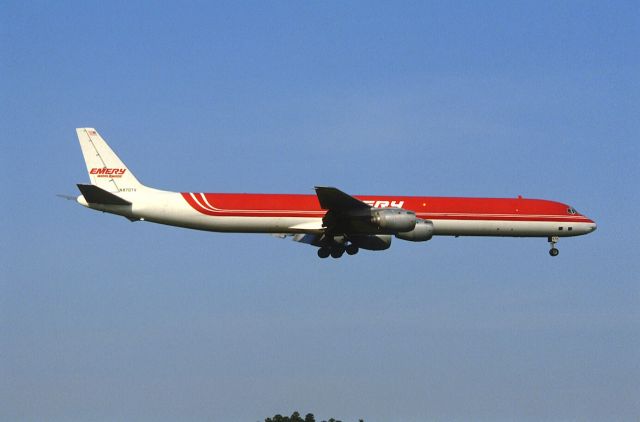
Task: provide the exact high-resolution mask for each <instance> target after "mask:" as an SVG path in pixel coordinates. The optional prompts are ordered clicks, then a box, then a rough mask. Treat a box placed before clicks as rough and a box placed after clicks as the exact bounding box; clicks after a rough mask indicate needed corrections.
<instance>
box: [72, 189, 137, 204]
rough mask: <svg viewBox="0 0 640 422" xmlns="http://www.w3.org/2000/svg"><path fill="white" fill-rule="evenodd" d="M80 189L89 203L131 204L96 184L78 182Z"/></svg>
mask: <svg viewBox="0 0 640 422" xmlns="http://www.w3.org/2000/svg"><path fill="white" fill-rule="evenodd" d="M78 189H80V193H82V196H84V199H85V200H86V201H87V202H88V203H89V204H103V205H131V202H129V201H127V200H125V199H122V198H120V197H119V196H117V195H114V194H112V193H111V192H107V191H106V190H104V189H102V188H99V187H98V186H95V185H81V184H78Z"/></svg>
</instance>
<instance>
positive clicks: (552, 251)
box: [548, 236, 560, 256]
mask: <svg viewBox="0 0 640 422" xmlns="http://www.w3.org/2000/svg"><path fill="white" fill-rule="evenodd" d="M548 240H549V245H551V249H550V250H549V255H551V256H558V254H559V253H560V251H559V250H558V248H556V243H558V240H560V238H559V237H558V236H549V238H548Z"/></svg>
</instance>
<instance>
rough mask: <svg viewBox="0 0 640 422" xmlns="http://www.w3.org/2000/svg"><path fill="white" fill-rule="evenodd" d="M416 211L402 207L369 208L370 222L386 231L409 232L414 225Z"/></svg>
mask: <svg viewBox="0 0 640 422" xmlns="http://www.w3.org/2000/svg"><path fill="white" fill-rule="evenodd" d="M417 221H418V219H417V218H416V213H415V212H413V211H407V210H405V209H402V208H380V209H372V210H371V223H372V224H374V225H375V226H377V227H378V228H379V229H380V230H382V231H385V232H387V233H402V232H410V231H411V230H413V229H414V228H415V227H416V222H417Z"/></svg>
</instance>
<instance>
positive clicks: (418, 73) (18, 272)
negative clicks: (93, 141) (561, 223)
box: [0, 2, 640, 422]
mask: <svg viewBox="0 0 640 422" xmlns="http://www.w3.org/2000/svg"><path fill="white" fill-rule="evenodd" d="M0 7H1V8H2V13H0V35H1V36H0V40H1V41H0V48H1V50H0V51H1V54H0V64H1V69H2V70H1V74H2V78H0V95H1V96H2V101H0V125H1V126H0V127H1V128H2V132H1V133H2V154H0V164H1V166H0V168H2V173H3V178H4V180H5V185H4V186H5V191H4V198H5V199H4V201H3V206H2V207H1V208H0V213H1V216H2V218H1V219H0V224H1V228H2V232H3V234H4V239H5V241H4V242H1V243H0V356H1V358H0V402H1V403H3V405H2V406H0V419H2V420H16V421H18V420H19V421H36V420H52V421H111V420H141V421H152V420H153V421H158V420H160V421H162V420H185V421H202V420H214V421H218V420H225V421H256V420H261V419H264V418H265V417H267V416H270V415H273V414H275V413H291V412H292V411H293V410H296V409H297V410H300V411H301V412H313V413H314V414H316V415H317V416H319V417H324V418H328V417H331V416H334V417H338V418H341V419H343V420H357V419H358V418H364V419H365V420H366V421H368V422H369V421H372V422H375V421H388V420H401V421H424V420H454V421H455V420H458V421H465V420H473V421H478V420H487V421H495V420H531V421H539V420H548V421H568V420H581V421H585V420H637V418H638V415H639V414H640V405H639V404H638V401H637V397H639V396H640V365H639V364H638V356H639V354H640V311H639V309H640V287H639V284H638V274H639V273H640V264H639V261H638V248H639V246H640V244H639V243H640V242H639V240H638V238H639V234H640V233H639V230H638V225H637V224H636V223H634V221H635V220H634V219H635V217H636V215H637V210H638V208H639V206H640V198H639V195H638V194H639V188H638V180H640V174H639V170H638V168H639V166H638V163H639V159H640V151H639V147H638V142H637V137H638V133H639V132H640V118H639V116H640V82H639V81H640V79H639V78H638V75H639V74H640V57H639V56H640V54H639V53H638V48H637V40H638V39H640V8H639V7H638V4H637V3H635V2H516V3H514V2H491V4H484V3H482V2H479V3H475V4H451V3H450V2H436V3H432V2H406V3H401V4H396V3H393V2H349V3H342V2H215V3H209V2H186V3H179V4H178V3H176V4H163V3H152V2H149V3H147V2H108V3H107V2H64V4H52V3H47V2H34V3H28V4H27V3H23V2H2V3H1V6H0ZM83 126H91V127H96V128H97V129H98V130H99V131H100V132H101V134H102V135H103V136H104V137H105V138H106V139H107V140H108V142H109V143H110V144H111V145H112V147H113V148H114V149H115V150H116V151H117V152H118V154H119V155H120V156H121V157H122V158H123V160H124V161H125V162H126V163H127V164H128V165H129V167H130V168H131V169H132V170H133V171H134V172H135V174H136V176H137V177H138V178H139V179H140V180H141V181H142V182H143V183H145V184H147V185H150V186H154V187H159V188H163V189H171V190H191V191H212V192H216V191H218V192H225V191H227V192H289V193H310V192H312V187H313V186H314V185H335V186H338V187H340V188H341V189H343V190H345V191H347V192H351V193H353V194H368V193H375V194H388V193H392V194H406V195H451V196H516V195H518V194H522V195H524V196H525V197H538V198H547V199H555V200H560V201H563V202H566V203H570V204H571V205H573V206H575V207H576V208H577V209H578V210H580V211H582V212H584V213H585V214H587V215H588V216H590V217H592V218H593V219H595V220H596V221H597V222H598V225H599V228H598V231H597V232H596V233H595V234H593V235H590V236H586V237H581V238H574V239H563V240H562V241H561V242H560V244H559V248H560V250H561V253H560V256H559V257H558V258H555V259H552V258H550V257H549V255H548V254H547V250H548V246H547V243H546V241H545V240H544V239H499V238H484V239H483V238H477V239H476V238H458V239H452V238H435V239H433V240H432V241H430V242H427V243H424V244H410V243H408V242H400V241H396V242H394V244H393V245H392V248H391V249H390V250H389V251H387V252H385V253H366V252H365V253H361V254H359V255H357V256H356V257H352V258H348V259H341V260H322V261H321V260H319V259H318V258H317V257H316V256H315V250H314V249H313V248H309V247H306V246H304V245H299V244H295V243H293V242H290V241H285V240H280V239H276V238H272V237H270V236H268V235H233V234H230V235H229V234H227V235H224V234H213V233H204V232H194V231H188V230H180V229H176V228H169V227H163V226H156V225H151V224H143V223H130V222H128V221H127V220H125V219H123V218H119V217H115V216H109V215H102V214H100V213H97V212H92V211H89V210H86V209H83V208H82V207H80V206H78V205H76V204H74V203H72V202H69V201H63V200H60V199H58V198H56V197H55V194H56V193H67V194H76V191H75V185H74V184H75V183H78V182H86V181H87V180H88V178H87V175H86V171H85V168H84V163H83V162H82V156H81V153H80V148H79V145H78V142H77V139H76V138H75V131H74V128H76V127H83Z"/></svg>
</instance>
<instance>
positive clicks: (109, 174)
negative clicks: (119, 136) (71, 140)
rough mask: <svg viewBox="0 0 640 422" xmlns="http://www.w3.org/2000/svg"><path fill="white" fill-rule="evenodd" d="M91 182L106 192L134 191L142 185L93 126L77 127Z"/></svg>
mask: <svg viewBox="0 0 640 422" xmlns="http://www.w3.org/2000/svg"><path fill="white" fill-rule="evenodd" d="M76 132H77V133H78V140H79V141H80V148H82V155H84V161H85V163H86V164H87V172H88V173H89V179H90V180H91V184H92V185H95V186H98V187H100V188H102V189H104V190H106V191H107V192H135V191H136V190H137V189H138V188H141V187H142V185H141V184H140V182H138V179H136V177H135V176H134V175H133V173H131V171H130V170H129V169H128V168H127V166H125V165H124V163H123V162H122V160H120V158H118V156H117V155H116V154H115V152H113V150H112V149H111V148H109V145H107V143H106V142H105V141H104V139H102V137H101V136H100V134H98V132H97V131H96V130H95V129H93V128H78V129H76Z"/></svg>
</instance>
